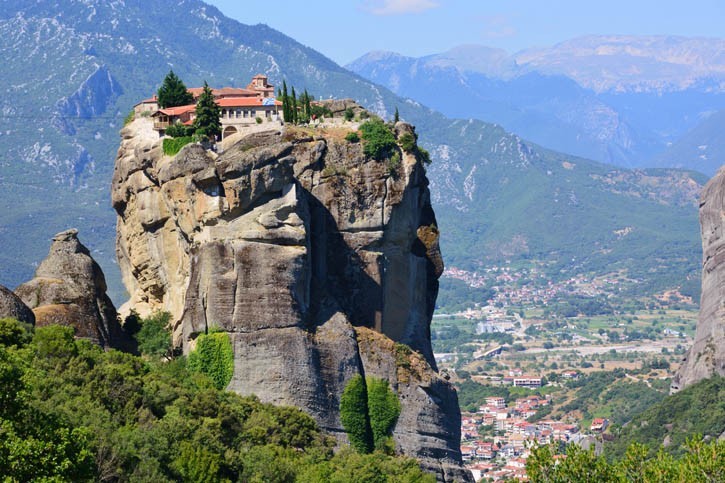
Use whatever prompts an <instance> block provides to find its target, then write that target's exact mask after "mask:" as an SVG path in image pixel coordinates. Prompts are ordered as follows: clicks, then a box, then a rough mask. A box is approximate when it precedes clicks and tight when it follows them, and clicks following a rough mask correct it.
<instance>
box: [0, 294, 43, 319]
mask: <svg viewBox="0 0 725 483" xmlns="http://www.w3.org/2000/svg"><path fill="white" fill-rule="evenodd" d="M4 318H12V319H16V320H19V321H20V322H25V323H27V324H31V325H35V314H33V311H32V310H30V308H29V307H28V306H27V305H25V304H24V303H23V301H22V300H21V299H20V297H18V296H17V295H15V294H14V293H13V292H11V291H10V290H9V289H7V288H5V287H3V286H2V285H0V319H4Z"/></svg>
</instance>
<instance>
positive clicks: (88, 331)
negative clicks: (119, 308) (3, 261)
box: [15, 229, 130, 349]
mask: <svg viewBox="0 0 725 483" xmlns="http://www.w3.org/2000/svg"><path fill="white" fill-rule="evenodd" d="M15 293H16V294H17V295H18V296H19V297H20V299H21V300H22V301H23V302H24V303H25V304H26V305H27V306H28V307H30V308H31V309H32V310H33V313H34V315H35V323H36V326H39V327H42V326H45V325H50V324H60V325H70V326H72V327H73V328H74V329H75V331H76V337H80V338H85V339H89V340H91V341H92V342H94V343H96V344H99V345H101V346H103V347H115V348H120V349H130V344H129V340H128V338H127V337H126V335H125V333H124V332H123V330H122V328H121V325H120V324H119V322H118V320H117V314H116V309H115V308H114V307H113V303H112V302H111V300H110V299H109V298H108V296H107V295H106V280H105V278H104V276H103V272H102V271H101V267H99V266H98V264H97V263H96V261H95V260H93V258H92V257H91V255H90V252H89V251H88V249H87V248H86V247H85V246H83V244H82V243H81V242H80V241H79V240H78V230H75V229H73V230H67V231H64V232H61V233H58V234H57V235H55V236H54V237H53V243H52V244H51V245H50V253H49V254H48V257H47V258H46V259H45V260H43V262H42V263H41V264H40V266H39V267H38V269H37V270H36V271H35V278H33V279H32V280H30V281H29V282H26V283H24V284H22V285H20V286H19V287H18V288H17V289H15Z"/></svg>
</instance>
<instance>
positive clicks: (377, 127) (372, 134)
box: [360, 119, 397, 159]
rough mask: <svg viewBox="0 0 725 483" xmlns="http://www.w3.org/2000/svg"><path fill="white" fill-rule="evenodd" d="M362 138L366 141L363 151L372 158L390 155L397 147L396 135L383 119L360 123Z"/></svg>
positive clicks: (383, 157)
mask: <svg viewBox="0 0 725 483" xmlns="http://www.w3.org/2000/svg"><path fill="white" fill-rule="evenodd" d="M360 131H361V132H362V139H363V140H364V141H365V144H364V146H363V152H364V153H365V155H366V156H368V157H370V158H372V159H385V158H387V157H390V156H391V155H392V153H393V152H394V151H393V150H394V149H395V148H396V147H397V143H396V141H395V135H394V134H393V131H392V130H391V129H390V126H388V125H386V124H385V123H384V122H383V121H382V120H381V119H371V120H370V121H366V122H364V123H363V124H362V125H360Z"/></svg>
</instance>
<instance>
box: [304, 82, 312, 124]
mask: <svg viewBox="0 0 725 483" xmlns="http://www.w3.org/2000/svg"><path fill="white" fill-rule="evenodd" d="M302 109H303V111H304V113H305V122H310V119H311V118H312V106H311V105H310V94H309V93H308V92H307V89H305V99H304V104H303V105H302Z"/></svg>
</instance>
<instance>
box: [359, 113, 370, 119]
mask: <svg viewBox="0 0 725 483" xmlns="http://www.w3.org/2000/svg"><path fill="white" fill-rule="evenodd" d="M369 117H370V113H369V112H368V111H360V119H368V118H369Z"/></svg>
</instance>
